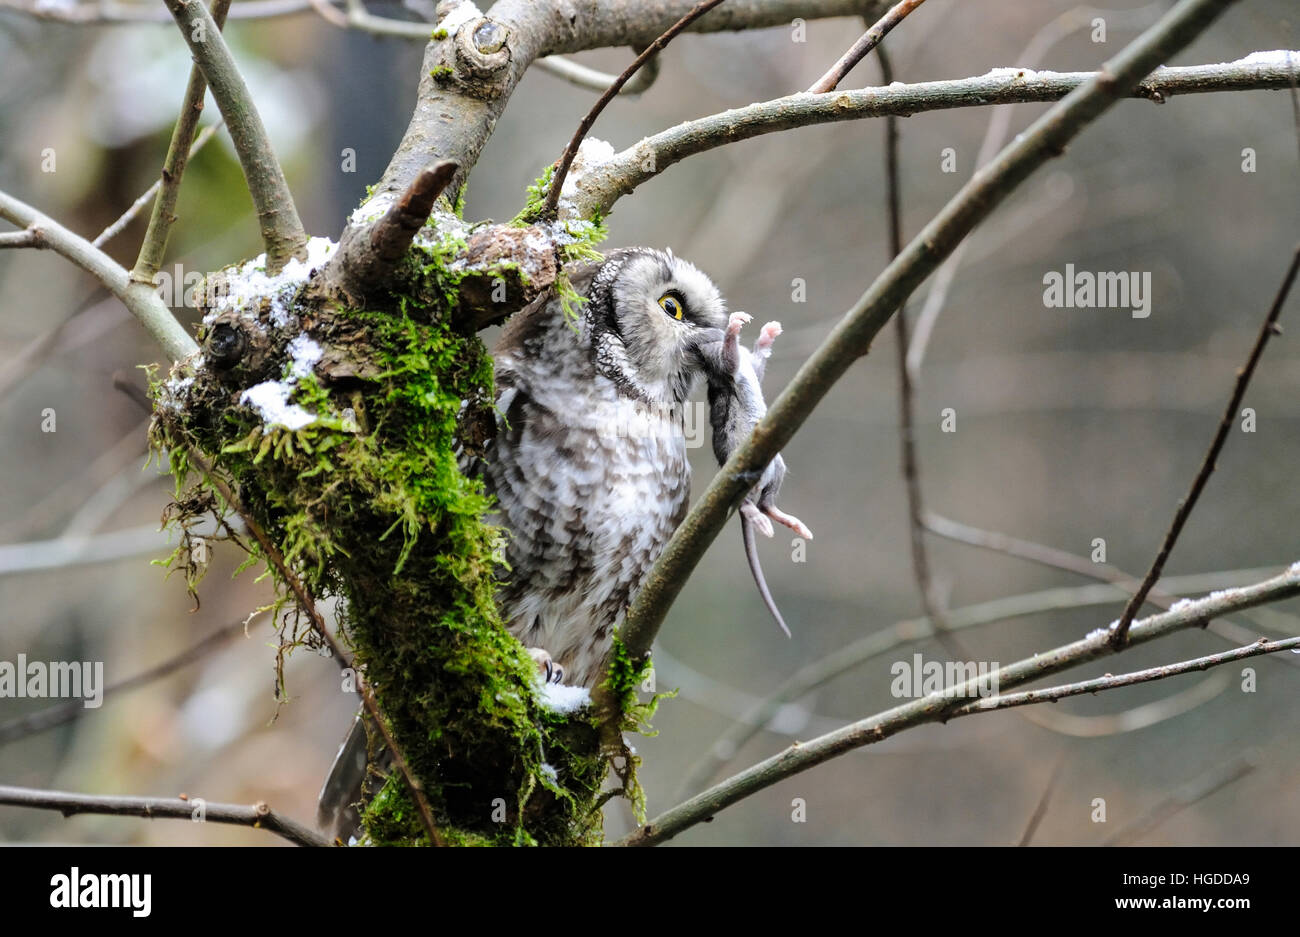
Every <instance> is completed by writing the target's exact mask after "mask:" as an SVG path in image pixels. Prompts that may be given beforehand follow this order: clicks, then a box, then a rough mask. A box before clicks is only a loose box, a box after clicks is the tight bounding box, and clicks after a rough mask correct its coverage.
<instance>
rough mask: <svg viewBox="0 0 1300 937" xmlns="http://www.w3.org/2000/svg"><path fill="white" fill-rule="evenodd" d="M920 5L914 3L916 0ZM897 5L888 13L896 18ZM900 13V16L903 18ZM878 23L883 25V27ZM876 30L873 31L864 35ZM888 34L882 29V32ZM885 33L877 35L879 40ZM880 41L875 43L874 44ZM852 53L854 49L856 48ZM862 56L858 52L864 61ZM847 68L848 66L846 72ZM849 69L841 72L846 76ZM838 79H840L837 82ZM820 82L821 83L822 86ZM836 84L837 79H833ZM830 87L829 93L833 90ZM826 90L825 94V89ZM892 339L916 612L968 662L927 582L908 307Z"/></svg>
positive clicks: (892, 123)
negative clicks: (909, 366) (917, 598)
mask: <svg viewBox="0 0 1300 937" xmlns="http://www.w3.org/2000/svg"><path fill="white" fill-rule="evenodd" d="M918 2H919V0H918ZM900 6H903V4H899V5H898V6H896V7H894V9H893V10H891V11H890V13H891V14H892V13H895V12H896V11H897V10H898V7H900ZM906 15H907V13H906V12H904V13H902V14H901V15H900V16H899V19H901V18H902V16H906ZM882 22H883V21H882ZM878 26H879V24H877V26H876V27H873V28H872V30H870V31H868V33H867V35H871V34H872V32H874V31H875V29H876V28H877V27H878ZM888 31H889V30H888V29H886V30H885V32H888ZM883 35H884V33H881V37H882V38H883ZM877 41H879V40H877ZM855 48H856V47H855ZM865 54H866V52H863V55H865ZM877 60H878V61H879V63H880V77H881V80H882V81H883V82H884V84H886V85H889V84H892V83H893V81H894V69H893V67H892V65H891V63H890V60H889V56H888V55H887V54H886V52H885V50H884V49H883V48H882V49H881V50H880V54H879V55H878V56H877ZM848 67H849V68H851V67H852V66H851V65H850V66H848ZM847 70H848V68H846V69H845V71H847ZM841 77H842V76H841ZM824 80H825V79H823V81H824ZM835 83H836V84H838V79H836V82H835ZM831 87H834V85H832V86H831ZM827 90H829V89H827ZM898 121H899V118H898V116H897V115H895V114H890V115H889V116H888V117H886V118H885V204H886V208H887V212H886V214H887V217H888V219H889V259H890V260H893V259H894V258H895V257H897V256H898V255H899V254H901V253H902V252H903V209H902V195H901V190H902V186H901V185H900V183H899V175H898ZM894 335H895V340H896V344H897V346H898V348H897V352H898V443H899V452H900V459H901V462H902V466H901V467H902V472H903V485H904V487H905V489H906V491H907V526H908V532H909V534H910V540H911V545H912V575H913V576H915V577H916V591H917V593H918V595H919V596H920V599H921V610H922V611H923V612H924V613H925V616H926V618H928V619H929V620H930V621H931V622H932V623H933V624H934V630H935V634H936V636H937V637H938V639H939V643H940V644H942V645H943V647H944V650H945V651H946V652H947V653H948V654H949V656H951V657H953V658H954V659H960V658H967V659H969V658H970V655H969V654H967V653H966V652H965V650H964V648H963V647H962V645H961V642H960V641H959V640H958V639H957V638H956V637H954V636H953V635H951V634H949V633H948V631H949V629H948V624H947V618H946V617H945V615H944V613H943V608H942V606H941V605H940V603H939V602H938V601H936V596H935V591H934V583H933V581H932V580H931V577H930V557H929V554H928V553H927V552H926V549H925V531H924V529H923V528H922V526H921V517H922V515H923V514H924V513H925V507H924V503H923V501H922V496H921V469H920V463H919V461H918V459H917V455H916V423H915V416H914V400H913V394H912V378H911V375H910V374H908V372H907V344H908V339H907V304H906V303H903V304H902V305H900V306H899V307H898V311H897V312H896V313H894Z"/></svg>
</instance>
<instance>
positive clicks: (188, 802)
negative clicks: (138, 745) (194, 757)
mask: <svg viewBox="0 0 1300 937" xmlns="http://www.w3.org/2000/svg"><path fill="white" fill-rule="evenodd" d="M0 804H7V805H9V806H11V807H31V808H34V809H36V810H57V811H59V813H61V814H63V815H64V816H65V817H71V816H73V815H75V814H78V813H98V814H108V815H110V816H118V817H143V818H145V819H146V820H153V819H167V820H191V821H195V822H198V821H196V820H195V818H196V816H202V818H203V822H206V823H227V824H231V825H233V826H251V827H254V828H255V829H261V830H267V831H268V832H271V833H274V834H276V835H277V836H282V837H284V838H285V839H287V840H289V842H291V843H294V844H295V845H298V846H329V845H331V843H330V841H329V840H327V839H326V838H325V837H323V836H321V835H320V834H319V833H317V832H316V831H315V830H313V829H310V828H308V827H306V826H304V825H303V824H301V823H299V822H298V821H297V820H294V819H291V818H289V817H286V816H284V815H283V814H279V813H276V812H275V811H274V810H272V809H271V808H270V807H268V806H267V805H266V802H265V801H260V800H259V801H258V802H257V803H255V804H252V805H251V806H245V805H244V804H215V803H211V802H209V801H202V803H201V804H200V801H199V799H198V798H188V799H182V798H179V797H100V796H96V795H94V794H69V793H67V792H65V791H44V790H37V789H35V788H30V787H10V786H8V785H0ZM200 811H201V812H200Z"/></svg>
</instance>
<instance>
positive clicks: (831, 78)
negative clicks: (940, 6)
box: [808, 0, 925, 94]
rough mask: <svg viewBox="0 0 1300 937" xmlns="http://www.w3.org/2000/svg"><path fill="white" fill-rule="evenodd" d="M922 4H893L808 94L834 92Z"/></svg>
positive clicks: (918, 1)
mask: <svg viewBox="0 0 1300 937" xmlns="http://www.w3.org/2000/svg"><path fill="white" fill-rule="evenodd" d="M924 2H925V0H901V2H899V3H895V4H894V5H893V6H892V7H890V8H889V11H888V12H887V13H885V15H884V16H882V17H881V18H880V19H879V20H877V21H876V23H875V24H874V25H873V26H872V27H871V28H870V29H868V30H867V31H866V32H865V33H863V34H862V36H861V37H860V38H859V39H858V41H857V42H855V43H853V45H852V46H851V47H850V48H849V50H848V51H847V52H845V53H844V54H843V55H842V56H840V59H839V61H838V62H836V63H835V64H834V65H832V66H831V68H830V70H829V71H827V72H826V74H825V75H822V77H821V78H818V79H817V81H815V82H814V83H813V86H812V87H811V88H809V89H808V93H809V94H825V93H826V92H827V91H834V90H835V89H836V88H837V87H839V84H840V82H841V81H843V80H844V77H845V76H846V75H847V74H848V73H849V72H851V71H852V70H853V67H854V66H855V65H857V64H858V63H859V62H861V61H862V60H863V59H864V58H866V57H867V55H868V54H869V53H870V52H871V50H872V49H874V48H875V47H876V46H878V45H880V41H881V40H882V39H884V38H885V36H887V35H889V31H890V30H891V29H893V28H894V27H895V26H897V25H898V24H899V23H901V22H902V21H903V20H904V19H906V18H907V15H908V14H909V13H911V12H912V11H913V10H915V9H916V8H917V7H919V6H920V5H921V4H922V3H924ZM890 80H891V79H889V78H886V79H885V84H889V82H890Z"/></svg>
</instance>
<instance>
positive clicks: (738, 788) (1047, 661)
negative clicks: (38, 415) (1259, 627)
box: [618, 563, 1300, 846]
mask: <svg viewBox="0 0 1300 937" xmlns="http://www.w3.org/2000/svg"><path fill="white" fill-rule="evenodd" d="M1297 595H1300V563H1296V564H1294V565H1293V566H1291V567H1290V568H1289V569H1288V570H1287V571H1286V572H1284V573H1282V574H1281V575H1280V576H1276V577H1274V578H1272V579H1269V580H1266V581H1264V582H1261V583H1257V584H1256V585H1253V586H1245V587H1242V588H1239V589H1228V590H1225V591H1223V592H1219V593H1215V594H1213V595H1210V596H1207V597H1206V598H1203V599H1199V600H1197V601H1193V602H1186V603H1183V604H1182V605H1180V606H1179V607H1177V608H1175V609H1173V610H1171V611H1168V612H1161V613H1159V614H1157V615H1152V616H1150V617H1148V618H1144V619H1142V620H1141V621H1138V622H1135V623H1134V625H1133V627H1132V629H1130V631H1129V644H1130V645H1137V644H1145V643H1146V642H1148V641H1153V640H1155V639H1157V638H1161V637H1164V636H1166V635H1169V634H1173V633H1174V632H1177V631H1182V630H1185V629H1188V628H1194V627H1198V626H1200V625H1203V624H1204V623H1205V622H1207V621H1209V620H1211V619H1213V618H1217V617H1219V616H1220V615H1227V614H1231V613H1232V612H1235V611H1240V610H1242V609H1247V608H1253V607H1255V606H1257V605H1263V604H1265V603H1267V602H1278V601H1282V600H1283V599H1289V598H1292V597H1294V596H1297ZM1109 637H1110V630H1109V629H1108V628H1098V629H1096V630H1095V631H1092V632H1090V633H1089V634H1088V635H1087V636H1086V637H1084V638H1081V639H1080V640H1078V641H1075V642H1074V643H1072V644H1067V645H1064V646H1062V647H1058V648H1053V649H1052V650H1049V651H1045V652H1043V653H1040V654H1035V655H1034V656H1033V657H1029V658H1025V659H1024V660H1020V661H1017V662H1016V663H1013V664H1009V665H1007V666H1005V667H1000V668H998V669H997V670H996V671H993V672H992V673H990V674H987V675H985V676H980V677H975V678H972V679H970V680H968V681H966V682H965V683H961V684H957V685H955V686H950V687H946V688H945V690H944V692H943V693H933V694H930V695H928V696H925V697H922V698H921V699H916V700H911V701H909V702H906V703H903V704H902V705H900V706H895V707H894V708H893V709H889V710H886V711H885V712H883V713H879V714H877V715H874V716H869V717H868V718H866V719H862V720H859V721H857V722H854V723H850V724H849V725H847V726H845V727H844V728H842V729H838V730H836V731H835V732H830V733H827V734H826V735H823V736H820V737H818V738H816V739H813V740H812V741H809V742H796V743H795V744H793V745H791V746H790V747H788V748H786V749H785V750H784V751H782V752H780V753H779V754H777V755H774V756H772V757H771V758H768V759H766V760H764V761H761V762H759V763H758V764H756V765H754V766H753V767H751V768H748V769H746V770H744V771H742V772H741V773H740V774H737V775H735V776H734V777H732V778H729V779H728V780H726V781H723V782H722V783H720V784H717V785H715V786H713V787H711V788H709V789H708V790H707V791H704V792H703V793H701V794H698V795H696V796H695V797H692V798H691V799H690V800H687V801H685V802H684V803H682V804H680V805H678V806H676V807H673V808H672V809H671V810H669V811H667V812H665V813H664V814H662V815H661V816H658V817H656V818H654V819H653V820H651V821H650V822H649V823H647V824H645V825H644V826H642V827H641V828H640V829H638V830H637V831H635V832H634V833H631V834H630V835H628V836H626V837H624V838H623V839H622V840H620V841H619V843H618V845H623V846H653V845H655V844H657V843H661V842H663V841H665V840H668V839H671V838H672V837H674V836H676V835H677V834H678V833H680V832H682V831H683V830H685V829H688V828H689V827H692V826H694V825H695V824H697V823H702V822H704V821H705V820H708V819H710V818H711V817H713V816H714V815H715V814H716V813H717V812H718V811H720V810H722V809H723V808H725V807H728V806H730V805H731V804H734V803H736V802H737V801H739V800H742V799H744V798H745V797H748V796H750V795H751V794H754V793H755V792H757V791H760V790H763V789H764V788H766V787H770V786H771V785H773V784H776V783H777V782H779V781H782V780H784V779H785V778H788V777H791V776H792V775H795V774H798V773H799V772H801V771H806V770H808V769H809V768H812V767H815V766H816V765H819V764H821V763H822V762H825V761H829V760H830V759H832V758H835V757H836V756H838V755H842V754H844V753H845V752H848V751H852V750H853V749H855V748H861V747H862V746H864V745H871V744H874V743H876V742H881V741H884V740H885V739H887V738H889V737H890V736H893V735H897V734H898V733H899V732H902V731H904V730H906V729H911V728H914V727H916V726H918V725H924V724H926V723H930V722H944V721H946V720H947V719H949V718H951V716H952V715H953V713H954V711H955V710H957V709H958V708H959V707H961V706H962V705H964V703H965V701H966V700H970V699H973V698H975V697H978V696H979V693H980V690H981V688H982V687H985V686H988V685H996V686H997V687H998V688H999V689H1000V690H1005V689H1011V688H1013V687H1016V686H1020V685H1021V684H1024V683H1028V682H1030V681H1032V680H1037V679H1039V678H1041V677H1047V676H1050V675H1052V674H1055V673H1060V672H1061V671H1063V670H1067V669H1069V668H1072V667H1077V666H1079V665H1080V664H1085V663H1088V662H1089V661H1093V660H1096V659H1098V658H1101V657H1106V656H1108V655H1110V654H1112V653H1114V651H1113V649H1112V648H1111V645H1110V640H1109ZM1281 643H1282V642H1271V643H1270V644H1268V645H1267V646H1270V647H1271V646H1272V645H1273V644H1281ZM1251 647H1256V645H1251ZM994 681H996V682H994Z"/></svg>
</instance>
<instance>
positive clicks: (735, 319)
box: [727, 312, 754, 335]
mask: <svg viewBox="0 0 1300 937" xmlns="http://www.w3.org/2000/svg"><path fill="white" fill-rule="evenodd" d="M753 320H754V317H753V316H751V315H750V314H749V313H747V312H733V313H732V314H731V315H730V316H728V317H727V334H728V335H739V334H740V330H741V329H742V328H744V327H745V326H746V325H748V324H749V323H750V322H752V321H753Z"/></svg>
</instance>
